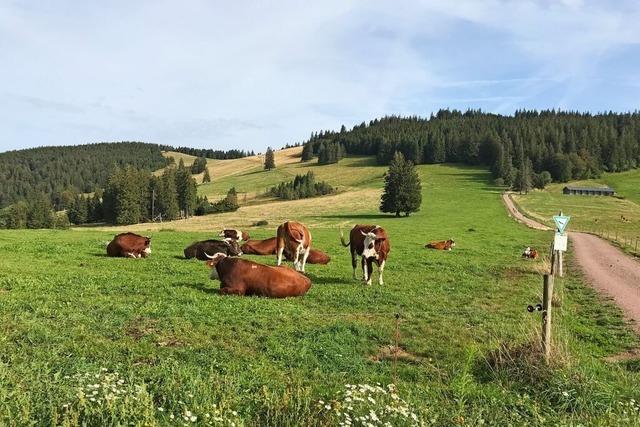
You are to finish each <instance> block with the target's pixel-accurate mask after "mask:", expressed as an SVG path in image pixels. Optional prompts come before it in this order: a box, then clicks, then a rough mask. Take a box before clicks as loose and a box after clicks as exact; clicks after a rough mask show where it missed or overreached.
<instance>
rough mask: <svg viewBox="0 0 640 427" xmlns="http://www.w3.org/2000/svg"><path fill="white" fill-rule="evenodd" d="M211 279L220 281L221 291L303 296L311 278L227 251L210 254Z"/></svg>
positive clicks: (272, 296)
mask: <svg viewBox="0 0 640 427" xmlns="http://www.w3.org/2000/svg"><path fill="white" fill-rule="evenodd" d="M207 257H208V258H209V261H207V265H208V266H209V267H211V268H212V271H211V276H210V277H211V279H212V280H215V279H219V280H220V293H221V294H227V295H228V294H234V295H257V296H262V297H269V298H286V297H297V296H302V295H304V294H305V293H307V291H308V290H309V288H310V287H311V279H309V278H308V277H307V276H305V275H303V274H300V273H298V272H297V271H295V270H293V269H291V268H289V267H285V266H282V267H272V266H269V265H264V264H258V263H257V262H253V261H249V260H246V259H241V258H229V257H228V256H227V255H225V254H223V253H216V254H215V255H213V256H211V255H207Z"/></svg>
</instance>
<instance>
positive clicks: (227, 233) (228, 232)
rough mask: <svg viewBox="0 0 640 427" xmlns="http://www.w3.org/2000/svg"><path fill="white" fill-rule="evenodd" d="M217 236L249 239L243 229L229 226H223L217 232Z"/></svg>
mask: <svg viewBox="0 0 640 427" xmlns="http://www.w3.org/2000/svg"><path fill="white" fill-rule="evenodd" d="M218 236H220V237H224V238H225V239H233V240H244V241H245V242H246V241H247V240H249V234H247V233H245V232H244V231H240V230H235V229H231V228H225V229H224V230H222V231H221V232H220V233H219V234H218Z"/></svg>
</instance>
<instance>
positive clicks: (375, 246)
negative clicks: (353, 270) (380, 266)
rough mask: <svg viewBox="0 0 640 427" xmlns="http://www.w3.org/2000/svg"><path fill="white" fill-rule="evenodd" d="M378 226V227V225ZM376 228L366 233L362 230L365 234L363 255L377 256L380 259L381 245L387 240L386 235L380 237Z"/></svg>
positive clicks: (368, 256)
mask: <svg viewBox="0 0 640 427" xmlns="http://www.w3.org/2000/svg"><path fill="white" fill-rule="evenodd" d="M376 228H377V227H376ZM375 230H376V229H375V228H374V229H373V230H372V231H370V232H368V233H365V232H364V231H360V233H362V235H363V236H364V250H363V251H362V256H363V257H365V258H375V259H378V257H379V254H378V252H379V251H380V245H381V244H382V242H383V241H384V240H385V238H384V237H378V235H377V234H376V233H375Z"/></svg>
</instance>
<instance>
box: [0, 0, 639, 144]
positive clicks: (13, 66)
mask: <svg viewBox="0 0 640 427" xmlns="http://www.w3.org/2000/svg"><path fill="white" fill-rule="evenodd" d="M638 22H640V2H637V1H611V2H602V1H601V2H590V1H580V0H565V1H515V0H514V1H497V0H488V1H480V0H472V1H465V0H458V1H455V2H449V1H423V2H412V1H403V2H395V1H388V2H377V1H318V2H304V1H278V2H263V1H247V2H245V1H234V2H228V1H225V2H223V1H188V0H185V1H180V2H178V1H135V0H129V1H121V2H120V1H109V2H81V1H63V0H58V1H55V2H44V1H16V2H12V1H7V0H0V151H6V150H12V149H19V148H26V147H34V146H40V145H70V144H82V143H91V142H100V141H122V140H130V141H146V142H154V143H159V144H169V145H185V146H193V147H205V148H214V149H230V148H243V149H253V150H256V151H263V150H264V148H266V147H267V146H269V145H270V146H273V147H281V146H283V145H284V144H286V143H295V142H299V141H303V140H304V139H306V138H307V137H308V135H309V134H310V132H312V131H315V130H320V129H338V128H339V127H340V125H341V124H345V125H346V126H347V127H350V126H352V125H354V124H357V123H360V122H362V121H368V120H370V119H373V118H375V117H380V116H383V115H387V114H403V115H408V114H410V115H422V116H428V115H429V114H430V113H431V112H434V111H437V110H438V109H439V108H458V109H467V108H481V109H483V110H485V111H490V112H496V113H502V114H512V113H513V112H514V111H515V110H516V109H523V108H526V109H531V108H537V109H542V108H562V109H570V110H580V111H592V112H598V111H605V110H607V111H608V110H613V111H633V110H637V109H639V101H640V44H639V43H640V25H638Z"/></svg>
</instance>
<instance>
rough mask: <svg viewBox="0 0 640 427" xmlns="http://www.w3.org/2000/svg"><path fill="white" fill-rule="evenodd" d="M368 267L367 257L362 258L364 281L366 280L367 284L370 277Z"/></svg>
mask: <svg viewBox="0 0 640 427" xmlns="http://www.w3.org/2000/svg"><path fill="white" fill-rule="evenodd" d="M367 267H368V265H367V260H366V258H365V257H362V280H364V281H365V282H366V281H367V278H368V277H369V272H368V271H367Z"/></svg>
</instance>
